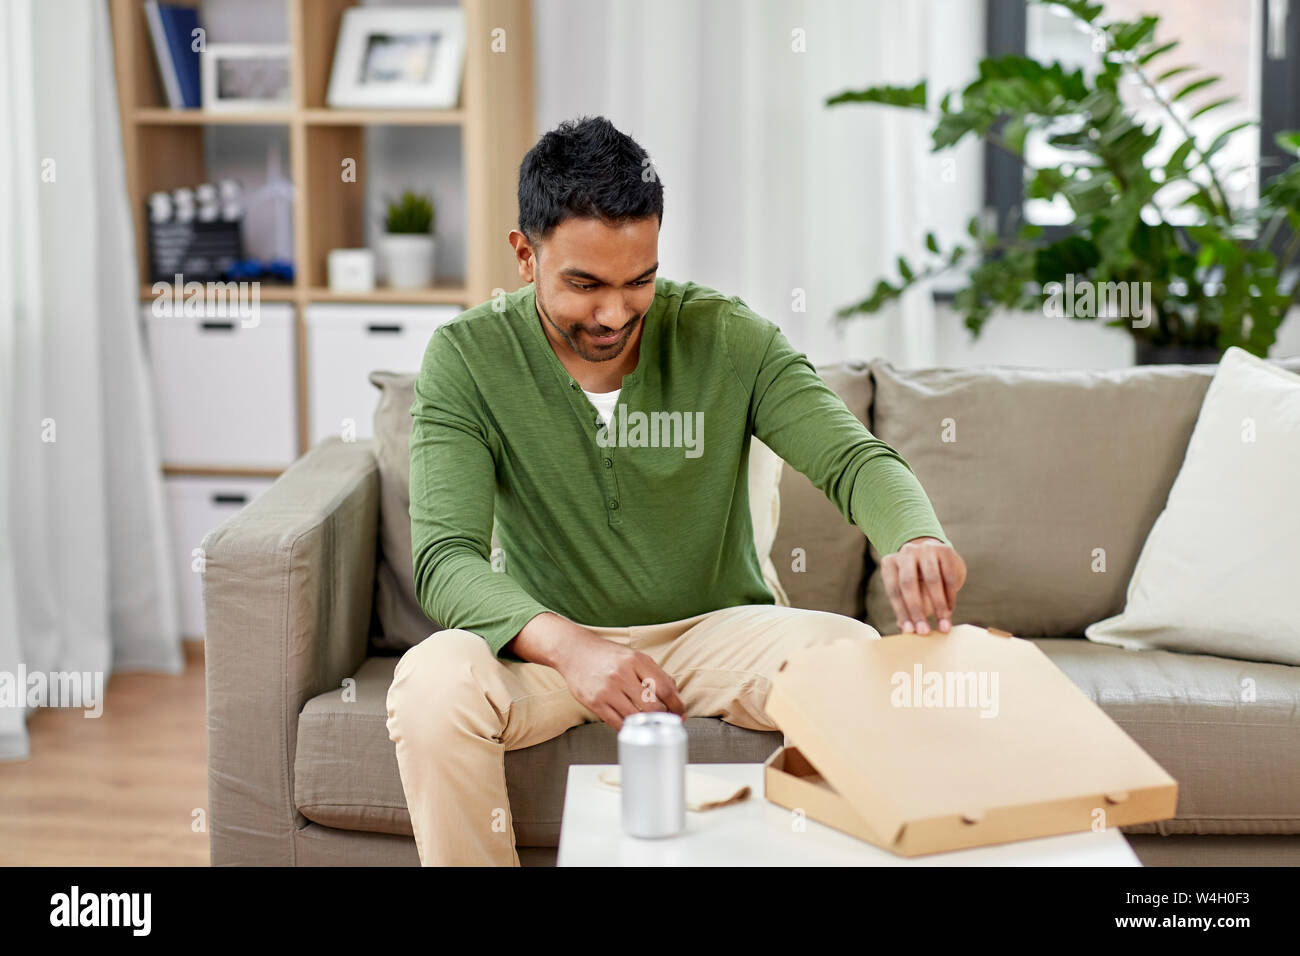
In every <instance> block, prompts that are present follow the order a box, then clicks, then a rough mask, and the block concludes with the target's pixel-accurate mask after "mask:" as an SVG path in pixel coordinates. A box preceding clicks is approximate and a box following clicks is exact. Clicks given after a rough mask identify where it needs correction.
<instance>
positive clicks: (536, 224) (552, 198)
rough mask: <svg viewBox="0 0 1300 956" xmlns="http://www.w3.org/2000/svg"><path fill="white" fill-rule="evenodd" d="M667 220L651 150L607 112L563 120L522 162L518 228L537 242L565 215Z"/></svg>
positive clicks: (618, 221) (609, 219) (616, 220)
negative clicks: (608, 118) (611, 120)
mask: <svg viewBox="0 0 1300 956" xmlns="http://www.w3.org/2000/svg"><path fill="white" fill-rule="evenodd" d="M650 216H656V217H657V218H658V219H659V223H660V225H662V224H663V221H664V187H663V183H661V182H660V181H659V173H658V170H656V169H655V168H654V166H653V165H652V164H651V162H650V155H649V154H648V153H647V152H646V151H645V150H644V149H642V148H641V146H640V145H639V144H638V143H637V142H636V140H634V139H632V137H630V136H628V135H627V134H626V133H621V132H619V131H618V130H617V129H615V128H614V124H613V123H611V122H610V121H609V120H607V119H605V117H603V116H586V117H582V118H580V119H576V120H565V121H564V122H562V123H561V124H560V125H559V126H557V127H556V128H555V129H553V130H551V131H550V132H549V133H546V134H545V135H543V136H542V138H541V139H539V140H538V141H537V143H536V145H534V146H533V148H532V149H530V150H529V151H528V153H527V154H526V155H525V156H524V158H523V161H522V162H521V163H520V164H519V231H520V232H522V233H523V234H524V235H525V236H527V237H528V241H529V242H530V243H532V244H533V246H534V247H536V246H539V245H540V244H541V243H542V242H543V241H545V240H546V239H547V238H548V237H549V236H550V234H551V233H552V232H553V231H554V229H555V227H556V226H558V225H559V224H560V223H562V222H564V221H565V220H566V219H574V218H585V219H601V220H604V221H605V222H608V223H615V224H621V223H623V222H627V221H628V220H632V219H645V218H648V217H650Z"/></svg>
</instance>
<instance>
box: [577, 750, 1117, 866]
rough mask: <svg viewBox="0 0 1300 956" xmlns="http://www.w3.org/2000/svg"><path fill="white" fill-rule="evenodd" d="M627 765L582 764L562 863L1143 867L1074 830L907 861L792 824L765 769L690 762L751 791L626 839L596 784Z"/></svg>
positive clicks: (612, 804) (613, 803) (1093, 835)
mask: <svg viewBox="0 0 1300 956" xmlns="http://www.w3.org/2000/svg"><path fill="white" fill-rule="evenodd" d="M614 766H617V764H572V765H571V766H570V767H569V779H568V783H567V786H566V789H565V792H564V817H563V821H562V823H561V825H560V846H559V851H558V852H557V854H556V860H555V862H556V865H557V866H1141V865H1142V864H1141V863H1140V862H1139V861H1138V858H1137V855H1136V854H1135V853H1134V852H1133V850H1132V848H1131V847H1130V846H1129V845H1128V841H1127V840H1125V839H1124V835H1123V834H1122V833H1121V832H1120V831H1119V830H1117V829H1108V830H1103V831H1101V832H1092V831H1088V832H1084V833H1067V834H1063V835H1061V836H1051V837H1040V838H1038V839H1034V840H1019V841H1017V842H1015V843H1003V844H998V845H995V846H981V847H973V848H971V849H968V850H956V851H953V852H949V853H931V854H927V855H925V856H916V857H901V856H895V855H894V854H893V853H890V852H889V851H888V850H882V849H880V848H879V847H875V846H872V845H871V844H870V843H865V842H863V841H862V840H859V839H857V838H856V837H852V836H849V835H848V834H846V833H841V832H840V831H839V830H836V829H834V828H832V827H828V826H826V825H824V824H821V823H818V822H817V821H816V820H813V819H811V818H809V819H808V820H807V821H806V824H805V828H804V829H803V830H802V831H797V830H795V829H794V827H793V826H792V825H791V813H790V811H789V810H788V809H786V808H785V807H782V806H780V805H779V804H775V803H772V802H771V801H769V800H768V799H767V798H766V797H764V796H763V765H762V764H759V763H705V764H690V768H691V769H695V770H701V771H704V772H705V773H709V774H713V775H714V776H717V777H722V778H725V779H727V780H734V781H735V782H737V783H745V784H748V785H749V787H750V794H749V796H748V797H747V798H746V799H745V800H743V801H741V802H740V803H736V804H731V805H729V806H725V807H718V808H716V809H713V810H706V811H703V812H699V813H697V812H695V811H691V810H688V811H686V831H685V832H684V833H681V834H678V835H677V836H674V837H664V838H662V839H657V840H647V839H640V838H638V837H631V836H628V835H627V834H625V833H624V832H623V827H622V819H621V810H622V795H621V794H620V793H619V792H618V791H616V790H610V789H608V788H606V787H605V786H604V785H603V784H600V783H599V782H598V781H597V780H596V775H597V774H598V773H600V771H602V770H606V769H609V768H610V767H614Z"/></svg>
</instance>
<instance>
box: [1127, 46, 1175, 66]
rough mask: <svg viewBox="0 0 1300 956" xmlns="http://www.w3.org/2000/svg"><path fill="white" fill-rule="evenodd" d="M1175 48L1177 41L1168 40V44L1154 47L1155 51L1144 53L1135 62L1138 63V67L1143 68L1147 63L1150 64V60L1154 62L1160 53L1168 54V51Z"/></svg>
mask: <svg viewBox="0 0 1300 956" xmlns="http://www.w3.org/2000/svg"><path fill="white" fill-rule="evenodd" d="M1176 46H1178V41H1177V40H1170V41H1169V42H1168V43H1162V44H1160V45H1159V46H1158V47H1156V48H1155V49H1152V50H1148V51H1147V52H1146V53H1143V54H1142V55H1141V56H1140V57H1138V61H1137V62H1138V66H1144V65H1146V64H1147V63H1150V62H1151V61H1152V60H1154V59H1155V58H1156V57H1158V56H1160V54H1162V53H1168V52H1169V51H1170V50H1172V49H1173V48H1174V47H1176Z"/></svg>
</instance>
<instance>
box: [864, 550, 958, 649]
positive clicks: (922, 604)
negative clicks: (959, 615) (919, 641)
mask: <svg viewBox="0 0 1300 956" xmlns="http://www.w3.org/2000/svg"><path fill="white" fill-rule="evenodd" d="M880 573H881V575H882V576H883V577H884V581H885V593H886V594H887V595H889V603H890V605H892V606H893V608H894V617H895V618H896V623H897V625H898V627H899V630H901V631H903V632H904V633H907V634H911V633H912V632H913V630H915V632H916V633H917V634H928V633H930V625H929V623H928V620H929V618H930V616H931V615H933V616H934V617H935V618H936V623H937V625H938V628H939V630H940V631H943V632H945V633H946V632H947V631H949V630H951V629H952V612H953V608H954V607H956V604H957V592H958V591H960V590H961V586H962V585H963V584H965V583H966V562H965V561H963V560H962V559H961V556H960V555H959V554H957V552H956V551H954V550H953V549H952V547H951V546H950V545H946V544H944V543H943V542H942V541H940V540H939V539H938V538H913V539H912V540H911V541H908V542H907V543H906V544H904V545H903V546H902V547H901V548H899V549H898V550H897V551H895V552H894V553H893V554H887V555H885V556H884V557H883V558H882V559H881V562H880Z"/></svg>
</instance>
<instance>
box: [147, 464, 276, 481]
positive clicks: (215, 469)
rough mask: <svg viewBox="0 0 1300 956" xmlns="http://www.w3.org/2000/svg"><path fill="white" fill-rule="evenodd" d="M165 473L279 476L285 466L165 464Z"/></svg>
mask: <svg viewBox="0 0 1300 956" xmlns="http://www.w3.org/2000/svg"><path fill="white" fill-rule="evenodd" d="M162 472H163V474H164V475H168V476H176V475H197V476H199V477H202V478H279V477H280V476H281V475H282V474H284V469H283V468H230V467H228V466H223V465H215V466H213V465H163V469H162Z"/></svg>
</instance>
